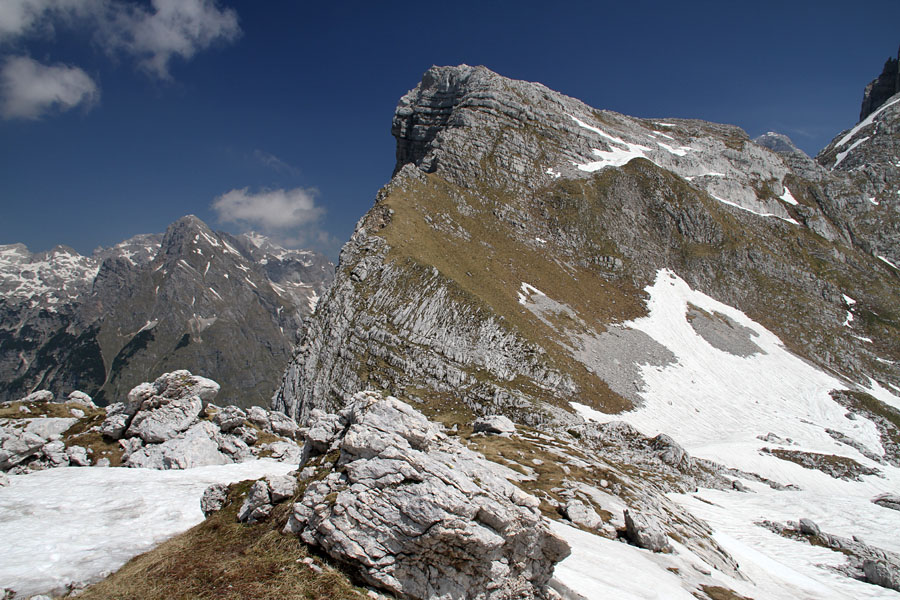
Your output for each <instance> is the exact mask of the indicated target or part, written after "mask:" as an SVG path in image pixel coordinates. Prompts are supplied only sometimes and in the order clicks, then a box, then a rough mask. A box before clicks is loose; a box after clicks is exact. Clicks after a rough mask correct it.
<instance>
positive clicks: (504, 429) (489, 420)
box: [472, 415, 516, 434]
mask: <svg viewBox="0 0 900 600" xmlns="http://www.w3.org/2000/svg"><path fill="white" fill-rule="evenodd" d="M472 429H473V431H475V433H493V434H503V433H515V432H516V425H515V423H513V422H512V421H510V420H509V418H508V417H504V416H503V415H488V416H486V417H481V418H479V419H476V420H475V422H474V423H472Z"/></svg>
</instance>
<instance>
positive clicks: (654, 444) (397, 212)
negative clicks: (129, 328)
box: [274, 65, 900, 598]
mask: <svg viewBox="0 0 900 600" xmlns="http://www.w3.org/2000/svg"><path fill="white" fill-rule="evenodd" d="M898 128H900V95H895V96H893V97H892V98H890V99H888V100H887V101H885V102H884V103H883V104H882V105H881V106H880V107H879V108H878V109H876V110H875V111H874V112H872V113H871V114H870V115H868V116H866V117H865V118H864V119H863V120H862V121H861V122H860V123H859V124H857V125H856V126H855V127H853V128H852V129H850V130H848V131H847V132H844V133H842V134H840V135H839V136H837V137H836V138H835V140H834V141H833V142H832V143H831V144H830V145H829V146H828V147H827V148H825V149H824V150H823V151H822V152H821V153H820V154H819V155H818V156H817V157H815V159H812V158H810V157H808V156H806V155H805V154H803V153H802V152H801V151H799V150H797V149H796V147H794V146H793V144H791V143H790V141H789V140H788V139H787V138H785V137H784V136H779V135H777V134H768V135H767V136H763V137H762V138H760V139H758V141H757V142H754V141H752V140H751V139H750V138H749V137H748V136H747V135H746V133H745V132H743V131H742V130H741V129H739V128H737V127H734V126H729V125H720V124H714V123H708V122H704V121H698V120H690V119H639V118H634V117H629V116H625V115H622V114H618V113H614V112H610V111H605V110H597V109H594V108H592V107H590V106H587V105H586V104H584V103H582V102H580V101H578V100H575V99H573V98H569V97H566V96H564V95H562V94H560V93H558V92H555V91H552V90H550V89H548V88H546V87H545V86H543V85H541V84H538V83H530V82H523V81H514V80H511V79H507V78H504V77H502V76H500V75H498V74H496V73H493V72H491V71H490V70H488V69H486V68H484V67H470V66H466V65H462V66H458V67H432V68H431V69H429V70H428V71H427V72H426V73H425V75H424V77H423V79H422V81H421V82H420V83H419V84H418V85H417V86H416V87H415V88H414V89H412V90H410V91H409V92H408V93H407V94H406V95H405V96H403V97H402V98H401V100H400V102H399V104H398V107H397V109H396V112H395V114H394V118H393V125H392V133H393V135H394V137H395V138H396V141H397V150H396V157H397V163H396V167H395V169H394V173H393V177H392V179H391V181H390V182H389V183H388V184H387V185H386V186H385V187H384V188H382V189H381V190H380V191H379V193H378V194H377V197H376V200H375V205H374V206H373V208H372V209H371V210H370V211H369V212H368V213H367V214H366V215H365V216H364V217H363V218H362V219H361V220H360V221H359V223H358V225H357V227H356V230H355V231H354V233H353V235H352V237H351V239H350V241H349V242H348V243H347V244H346V245H345V246H344V248H343V249H342V251H341V257H340V263H339V266H338V268H337V271H336V274H335V280H334V283H333V285H332V286H331V288H330V289H329V290H328V292H327V293H326V294H325V295H324V296H323V297H322V299H321V300H320V301H319V303H318V304H317V306H316V309H315V311H314V313H313V314H312V316H311V317H310V319H309V320H308V321H307V322H306V324H305V329H304V330H303V332H302V334H301V338H300V342H299V344H298V345H297V347H296V349H295V351H294V354H293V358H292V360H291V363H290V365H289V367H288V369H287V371H286V372H285V374H284V377H283V381H282V384H281V387H280V389H279V391H278V393H277V394H276V396H275V398H274V407H275V408H277V409H280V410H283V411H284V412H286V413H288V414H289V415H291V416H293V417H295V418H296V419H297V420H298V421H299V422H301V423H306V424H308V425H310V427H311V429H310V435H311V436H312V435H313V432H314V431H315V432H318V431H319V428H320V427H322V425H319V423H320V422H321V419H322V415H323V413H322V412H320V411H325V412H335V413H339V414H340V415H346V410H345V409H344V407H345V406H347V405H348V403H350V402H352V400H353V398H354V394H356V393H357V392H359V391H360V390H365V389H374V390H383V391H384V392H386V393H390V394H393V395H394V396H397V397H398V398H400V399H401V400H403V401H405V402H408V403H409V404H410V405H411V406H413V407H415V408H416V409H418V410H421V411H422V412H423V413H424V414H425V415H427V416H428V417H429V418H430V419H433V420H435V421H438V422H439V423H441V424H443V425H444V427H445V429H444V430H445V431H448V432H451V433H452V435H454V436H456V437H457V438H458V439H459V440H461V441H462V442H463V443H464V444H466V445H467V446H468V447H470V448H473V449H476V450H478V451H479V452H482V453H484V454H485V456H487V457H488V458H490V459H491V460H493V461H495V462H497V463H500V464H502V465H504V466H506V467H509V468H511V469H513V470H514V471H515V472H517V473H519V474H520V477H518V479H517V480H516V483H517V485H518V486H519V487H520V488H521V489H523V490H525V491H526V492H528V493H529V494H533V495H534V496H535V497H536V498H538V499H539V501H540V506H541V510H542V511H543V512H544V514H545V515H546V516H548V517H550V518H551V519H554V520H561V521H562V522H563V523H567V524H568V525H569V526H573V525H574V526H577V527H580V528H581V529H583V530H587V531H588V532H589V534H586V535H587V537H581V533H580V532H576V533H577V535H576V533H572V532H571V531H569V529H565V528H564V527H563V526H562V525H561V526H560V528H556V526H554V532H556V533H560V532H566V533H565V535H564V537H565V538H566V540H567V541H568V542H569V544H570V545H571V546H572V556H571V557H570V558H567V559H566V560H564V561H563V562H562V563H560V565H559V566H558V567H557V578H558V582H559V583H560V585H561V586H562V587H561V588H559V589H564V588H565V589H569V592H572V590H574V592H572V593H575V592H577V593H580V594H582V595H583V596H584V595H585V594H586V592H585V591H584V590H585V589H587V588H585V587H583V586H582V587H581V588H579V587H578V585H577V584H578V582H579V581H580V582H581V583H582V584H583V583H584V582H585V579H584V577H585V576H587V575H586V573H587V572H588V571H592V569H600V570H601V571H603V569H607V570H608V571H609V572H608V573H607V572H606V571H603V572H602V573H601V572H599V571H595V570H594V571H592V574H591V575H590V577H596V578H597V579H596V581H597V582H598V583H596V584H595V586H596V587H594V588H591V589H593V590H594V593H597V594H599V593H600V592H599V591H597V590H601V589H602V590H603V591H604V593H619V594H622V597H631V596H629V594H634V597H643V596H640V593H639V591H640V589H643V588H642V587H641V586H642V585H644V584H642V583H641V582H640V581H644V582H647V583H646V584H647V585H651V584H650V583H649V582H653V583H652V585H657V584H659V585H662V584H661V583H660V582H663V581H665V586H671V587H669V588H666V589H668V590H669V591H670V592H671V593H669V592H667V595H666V597H687V598H690V597H703V598H724V597H728V598H743V597H753V598H832V597H833V598H857V597H888V596H881V595H879V594H882V593H887V594H890V593H892V592H888V591H887V590H884V589H883V587H876V585H877V586H884V585H887V586H888V587H890V586H891V584H890V582H891V581H893V580H892V579H891V577H898V576H897V573H900V571H898V570H897V569H900V567H898V565H900V562H898V561H900V559H898V556H897V553H900V546H898V545H897V541H896V538H895V536H893V535H892V534H890V533H888V532H889V531H892V526H891V525H889V523H891V522H895V521H896V513H894V512H893V510H892V509H890V508H886V505H884V503H883V502H882V503H881V504H878V503H876V502H874V501H873V499H874V498H876V496H878V495H879V494H889V493H891V492H893V491H895V490H896V488H897V485H898V483H900V454H898V448H900V446H898V440H900V410H898V409H900V343H898V340H900V312H898V307H900V285H898V284H900V270H898V265H900V245H898V244H897V232H898V227H900V216H898V215H900V213H898V207H900V194H898V191H900V173H898V172H897V166H898V165H900V153H898V151H897V148H900V145H898V144H897V138H896V136H897V131H898ZM339 411H343V412H339ZM497 415H502V416H505V417H508V418H509V419H511V420H512V421H513V422H514V423H515V424H516V426H515V428H514V431H515V434H514V435H512V436H510V437H507V438H502V437H501V438H499V439H497V438H492V440H493V441H491V440H488V439H487V438H485V437H484V436H483V434H481V433H478V432H477V428H476V427H474V426H473V422H475V420H476V419H477V418H479V417H494V416H497ZM329 418H333V419H334V420H337V419H338V418H339V417H336V416H335V417H329ZM344 418H345V417H344V416H342V417H340V419H344ZM507 432H509V430H507ZM316 435H320V434H318V433H316ZM311 439H313V440H315V439H317V438H314V437H313V438H311ZM311 443H312V442H311ZM347 452H348V453H349V454H352V453H351V452H349V450H348V451H347ZM349 454H348V455H349ZM341 456H343V454H342V455H341ZM348 460H350V459H348ZM328 464H329V465H330V464H332V463H328ZM340 464H341V463H340V462H339V463H338V465H340ZM322 476H324V474H322ZM333 476H334V477H335V478H338V477H339V475H338V474H337V473H335V474H333ZM317 477H319V476H318V475H317ZM329 477H330V476H329ZM341 477H342V476H341ZM345 493H349V492H344V491H341V492H340V496H339V497H340V498H341V500H339V501H338V503H339V504H341V506H342V507H347V506H349V504H347V502H348V501H347V498H348V497H347V496H345V495H344V494H345ZM332 503H333V502H332ZM584 506H586V507H588V510H587V512H583V511H582V510H581V507H584ZM316 510H317V511H318V510H319V508H318V507H317V509H316ZM323 510H324V509H323ZM329 510H330V509H329ZM342 510H343V509H342ZM348 510H349V509H348ZM623 511H624V513H625V514H624V516H623ZM339 512H340V511H338V509H337V508H335V509H334V513H333V514H334V515H335V516H334V517H333V518H334V519H337V518H338V517H337V516H336V515H338V513H339ZM629 513H630V515H631V516H629ZM635 514H638V515H643V516H642V517H640V518H646V519H647V520H648V521H649V522H651V523H654V524H655V525H652V526H648V528H647V530H646V531H650V530H654V531H656V532H657V533H659V536H654V535H649V534H648V535H644V534H641V533H636V532H637V531H638V530H641V527H642V526H638V525H634V519H638V518H639V517H635V516H634V515H635ZM317 515H318V513H317ZM579 515H580V516H579ZM585 515H588V516H589V518H586V519H585V518H584V516H585ZM590 515H593V516H590ZM317 518H318V517H317ZM410 518H414V516H411V517H410ZM798 519H804V520H803V521H800V522H799V524H798V521H797V520H798ZM811 519H815V521H816V523H818V525H816V523H812V521H811ZM629 521H631V525H629ZM329 523H331V525H329V529H328V531H333V526H337V525H335V523H336V521H329ZM585 523H589V524H590V525H589V526H588V525H585ZM323 527H325V526H324V525H323ZM361 527H365V525H361ZM325 531H326V530H325V529H321V530H319V532H320V533H321V534H322V535H324V532H325ZM303 535H304V537H303V539H304V540H306V541H307V542H309V540H310V539H313V538H314V537H315V535H319V534H315V535H314V536H309V537H307V534H306V533H304V534H303ZM651 538H653V539H656V542H653V541H651ZM851 538H852V539H851ZM316 539H319V538H316ZM616 539H623V540H628V541H630V542H631V543H632V544H633V545H635V546H638V547H641V548H644V549H645V550H646V549H650V550H656V551H659V552H663V554H664V555H665V556H666V557H667V558H661V557H658V556H657V555H655V554H654V555H640V554H635V555H633V556H632V555H631V554H629V552H631V551H630V550H629V551H627V552H626V551H625V550H616V549H615V548H616V547H618V548H621V544H618V543H615V542H613V541H611V540H616ZM862 540H865V543H863V542H862ZM320 543H322V544H323V547H324V548H325V549H326V550H327V551H328V552H329V553H331V555H332V557H333V558H335V560H338V561H345V560H346V556H345V555H344V554H342V550H341V549H340V548H333V547H332V546H331V545H329V544H331V543H337V542H329V541H327V540H326V541H325V542H320ZM610 543H613V544H614V546H609V545H608V544H610ZM338 545H340V544H338ZM667 548H668V550H667ZM673 548H674V550H673ZM626 554H627V555H628V556H629V558H627V559H626V558H624V556H625V555H626ZM601 556H602V557H603V558H602V560H604V561H611V562H609V564H608V565H606V567H599V566H596V565H595V566H594V567H591V569H588V571H585V570H584V568H586V567H584V565H590V564H594V563H592V561H594V562H596V560H600V558H598V557H601ZM648 556H649V557H651V558H649V559H648ZM878 557H881V558H878ZM389 558H390V557H385V558H383V559H381V558H380V559H379V561H386V562H389V561H388V559H389ZM372 560H374V559H372ZM398 560H399V558H398ZM638 560H640V561H646V562H642V563H641V564H642V565H643V566H642V567H641V569H640V570H639V571H640V573H638V572H634V573H632V574H633V575H635V577H634V578H633V579H634V580H635V581H636V582H637V583H629V582H628V581H631V579H628V577H626V576H625V575H623V579H621V580H616V581H618V583H616V582H613V581H612V580H613V579H616V578H615V575H614V574H615V573H617V572H620V570H621V569H626V570H627V569H628V568H630V567H628V566H627V565H626V564H625V563H626V562H628V561H632V562H629V563H628V564H636V563H634V562H633V561H638ZM360 561H361V566H360V567H359V568H360V569H362V570H363V573H364V577H368V576H367V575H366V574H365V573H367V572H369V571H367V569H369V570H370V569H371V568H372V567H371V563H370V562H368V561H369V558H366V557H363V558H361V559H360ZM615 561H618V562H615ZM879 561H881V562H879ZM867 565H868V566H867ZM878 565H881V566H878ZM885 565H888V566H885ZM890 565H893V566H890ZM882 568H883V569H886V570H887V571H884V572H887V573H893V575H889V576H887V578H886V579H885V578H884V577H881V578H879V577H880V576H878V575H877V574H875V571H877V570H878V569H882ZM890 569H894V570H893V571H891V570H890ZM623 572H624V571H623ZM879 572H882V571H879ZM629 573H631V571H629ZM579 577H581V579H579ZM625 579H628V581H625ZM601 580H602V581H603V583H602V585H601V583H599V581H601ZM638 580H640V581H638ZM592 581H594V580H592ZM566 582H569V583H566ZM885 582H887V584H886V583H885ZM569 584H571V585H569ZM873 584H874V585H873ZM551 585H552V584H551ZM566 586H568V588H567V587H566ZM572 586H574V587H572ZM604 586H605V587H604ZM639 588H640V589H639ZM401 589H402V585H401ZM554 589H557V588H554ZM672 590H676V591H672ZM569 592H566V593H569ZM404 593H406V592H405V591H404ZM588 595H590V594H588ZM563 596H564V597H578V596H576V595H571V596H566V595H565V594H563ZM411 597H419V596H417V595H415V594H414V595H413V596H411ZM424 597H427V596H424ZM467 597H469V596H467ZM471 597H482V596H480V595H478V594H475V593H474V592H473V594H472V595H471ZM484 597H490V596H488V595H486V596H484Z"/></svg>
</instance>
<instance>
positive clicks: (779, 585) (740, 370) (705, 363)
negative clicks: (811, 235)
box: [573, 269, 900, 599]
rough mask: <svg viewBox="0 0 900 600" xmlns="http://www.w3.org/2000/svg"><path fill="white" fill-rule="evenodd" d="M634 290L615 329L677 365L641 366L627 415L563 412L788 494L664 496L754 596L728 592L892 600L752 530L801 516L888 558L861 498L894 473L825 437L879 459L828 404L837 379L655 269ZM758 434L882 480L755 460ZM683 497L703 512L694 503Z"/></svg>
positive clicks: (819, 555)
mask: <svg viewBox="0 0 900 600" xmlns="http://www.w3.org/2000/svg"><path fill="white" fill-rule="evenodd" d="M646 291H647V292H648V293H649V296H650V299H649V301H648V309H649V314H648V316H646V317H643V318H640V319H637V320H634V321H631V322H629V323H625V324H624V326H625V327H630V328H633V329H637V330H639V331H642V332H644V333H646V334H647V335H649V336H650V337H651V338H653V339H654V340H655V341H656V342H658V343H659V344H661V345H663V346H664V347H666V348H667V349H668V350H669V351H671V352H672V353H673V354H674V355H675V357H676V359H677V360H676V361H675V362H673V363H670V364H668V365H665V366H653V365H643V366H642V367H641V379H642V382H637V383H638V384H641V383H642V386H641V387H640V392H639V393H640V395H641V397H642V399H643V403H642V405H641V406H640V407H638V408H637V409H635V410H634V411H632V412H629V413H624V414H619V415H607V414H603V413H599V412H597V411H594V410H592V409H590V408H589V407H587V406H583V405H579V404H575V403H573V407H575V408H576V410H578V412H579V413H580V414H581V415H582V416H584V417H585V418H587V419H594V420H598V421H610V420H613V419H617V420H618V419H621V420H625V421H627V422H629V423H631V424H632V425H633V426H635V427H636V428H637V429H638V430H640V431H641V432H642V433H644V434H645V435H648V436H653V435H656V434H657V433H660V432H665V433H667V434H669V435H671V436H672V437H673V438H674V439H675V440H676V441H678V442H679V443H680V444H682V445H683V446H684V447H685V449H686V450H687V451H688V452H690V453H691V454H693V455H694V456H697V457H701V458H707V459H710V460H714V461H716V462H718V463H720V464H724V465H727V466H730V467H736V468H739V469H742V470H744V471H748V472H752V473H757V474H760V475H762V476H764V477H768V478H769V479H772V480H774V481H777V482H780V483H782V484H789V483H791V484H795V485H796V486H798V487H799V490H781V491H777V490H773V489H771V488H769V487H768V486H765V485H762V484H756V483H753V482H749V481H744V482H743V483H744V484H745V485H747V486H748V487H750V488H751V489H753V491H754V492H756V493H753V494H741V493H737V492H721V491H713V490H700V491H699V492H697V493H695V494H693V495H692V494H687V495H682V496H676V499H677V500H678V501H679V502H681V503H683V504H685V505H686V506H687V508H689V509H690V510H691V511H692V512H693V513H694V514H696V515H697V516H699V517H701V518H703V519H705V520H706V521H707V522H709V523H710V524H711V525H712V527H713V529H714V531H715V537H716V539H717V540H718V541H719V542H720V543H722V544H723V545H724V546H725V547H726V548H727V549H728V550H729V551H731V552H732V553H733V554H734V555H735V558H737V560H738V561H739V562H740V564H741V566H742V570H744V571H745V574H747V575H749V576H750V578H751V579H752V580H753V582H754V584H755V585H757V586H759V589H758V590H757V594H753V593H747V592H742V591H741V590H740V589H738V588H734V589H736V590H737V591H739V592H740V593H744V594H747V595H750V596H751V597H765V598H779V597H781V598H842V599H843V598H846V599H850V598H865V597H870V598H875V597H881V598H889V597H896V594H895V593H894V592H890V591H888V590H884V589H883V588H878V587H876V586H872V585H868V584H864V583H861V582H857V581H855V580H852V579H849V578H846V577H842V576H839V575H836V574H834V573H831V572H830V571H827V570H825V569H822V568H820V567H819V566H817V565H819V564H821V563H825V564H839V563H841V562H842V561H843V557H842V556H841V555H840V554H839V553H834V552H831V551H828V550H824V549H822V548H817V547H814V546H810V545H808V544H802V543H798V542H794V541H791V540H786V539H784V538H782V537H780V536H777V535H775V534H772V533H771V532H769V531H767V530H765V529H763V528H761V527H758V526H756V525H755V524H754V523H755V522H756V521H758V520H760V519H764V518H766V519H772V520H777V521H782V522H783V521H785V520H788V519H790V520H794V521H796V520H798V519H799V518H801V517H808V518H811V519H813V520H815V521H816V522H817V523H818V524H819V525H820V526H821V527H822V528H823V530H825V531H827V532H829V533H834V534H837V535H841V536H845V537H850V536H852V535H859V536H861V537H863V538H864V539H865V540H866V541H867V542H868V543H870V544H873V545H875V546H879V547H882V548H885V549H887V550H892V551H895V552H896V551H900V540H898V538H897V536H896V533H895V532H896V525H897V516H896V513H894V512H891V511H890V510H887V509H883V508H881V507H879V506H877V505H875V504H872V503H871V502H870V499H871V498H872V497H874V496H875V495H877V494H879V493H882V492H888V491H896V489H897V487H898V485H900V469H897V468H894V467H891V466H890V465H880V464H876V463H874V462H873V461H871V460H869V459H867V458H866V457H865V456H863V455H862V454H861V453H860V452H858V451H857V450H855V449H854V448H851V447H850V446H847V445H844V444H841V443H839V442H837V441H836V440H834V439H833V438H832V437H831V436H830V435H829V434H828V433H827V432H826V429H833V430H837V431H840V432H841V433H843V434H844V435H847V436H849V437H851V438H853V439H854V440H856V441H857V442H859V443H860V444H862V445H863V446H865V447H866V448H868V449H869V450H871V451H873V452H876V453H878V454H881V453H882V452H883V449H882V447H881V443H880V437H879V435H878V431H877V429H876V428H875V426H874V424H873V423H872V422H870V421H869V420H868V419H865V418H863V417H859V416H858V417H857V418H856V419H855V420H850V419H847V418H846V417H845V416H844V415H845V414H846V410H845V409H844V407H842V406H841V405H840V404H838V403H837V402H835V401H834V400H833V399H832V398H831V397H830V395H829V392H830V391H831V390H835V389H846V386H845V385H844V383H843V382H841V381H840V380H838V379H836V378H835V377H833V376H831V375H829V374H827V373H824V372H822V371H820V370H818V369H817V368H815V367H814V366H813V365H811V364H809V363H807V362H805V361H804V360H802V359H800V358H798V357H797V356H794V355H793V354H791V353H790V352H789V351H788V350H787V349H786V348H785V347H784V346H783V345H782V343H781V342H780V340H779V339H778V338H777V336H775V335H774V334H773V333H772V332H770V331H768V330H767V329H765V328H764V327H762V326H761V325H759V324H758V323H756V322H754V321H752V320H751V319H750V318H749V317H747V316H746V315H745V314H744V313H742V312H741V311H739V310H737V309H735V308H732V307H730V306H728V305H726V304H723V303H721V302H718V301H716V300H714V299H712V298H710V297H709V296H707V295H705V294H703V293H701V292H698V291H695V290H692V289H691V288H690V287H689V286H688V285H687V283H686V282H684V280H682V279H681V278H679V277H678V276H677V275H676V274H674V273H673V272H671V271H669V270H665V269H664V270H661V271H659V272H658V273H657V277H656V281H655V283H654V284H653V285H652V286H649V287H648V288H647V289H646ZM849 300H852V299H850V298H849V297H848V298H847V299H845V301H848V303H849ZM688 304H692V305H694V306H697V307H699V308H701V309H703V310H706V311H708V312H717V313H721V314H723V315H725V316H726V317H728V318H729V319H731V320H733V321H734V322H736V323H737V324H738V325H740V326H742V327H745V328H749V329H750V330H751V331H752V332H753V333H752V334H751V335H752V339H753V342H754V343H755V344H756V345H757V346H759V348H760V349H761V350H762V352H760V353H757V354H753V355H751V356H748V357H741V356H737V355H734V354H731V353H728V352H725V351H722V350H718V349H716V348H715V347H713V346H711V345H710V344H709V343H708V342H706V340H704V339H703V338H702V337H701V336H700V335H698V334H697V332H696V331H694V329H693V327H692V326H691V325H690V323H689V322H688V321H687V318H686V315H687V310H688ZM868 392H869V393H870V394H871V395H873V396H874V397H876V398H879V399H880V400H882V401H884V402H885V403H888V404H890V405H892V406H895V407H898V408H900V397H898V396H896V395H894V394H892V393H891V392H890V391H888V390H886V389H885V388H883V387H881V385H879V384H878V383H877V382H875V381H873V380H870V381H869V383H868ZM769 432H772V433H774V434H776V435H778V436H780V437H782V438H788V437H790V438H792V439H793V440H794V445H792V446H791V448H792V449H797V450H802V451H807V452H819V453H823V454H836V455H842V456H846V457H849V458H852V459H854V460H856V461H857V462H859V463H862V464H864V465H867V466H870V467H875V468H877V469H878V470H879V471H881V472H882V473H883V475H884V477H883V478H881V477H876V476H865V477H863V478H862V481H843V480H839V479H834V478H832V477H830V476H828V475H826V474H825V473H822V472H820V471H816V470H811V469H805V468H803V467H801V466H800V465H797V464H794V463H792V462H788V461H783V460H780V459H778V458H777V457H775V456H773V455H770V454H763V453H761V452H760V449H761V448H763V447H765V446H769V445H772V444H769V443H766V442H763V441H761V440H759V439H758V438H757V436H759V435H766V434H767V433H769ZM695 495H696V496H699V497H701V498H703V499H704V500H706V501H708V502H712V505H710V504H706V503H705V502H702V501H699V500H695V499H694V496H695ZM616 564H617V565H619V564H621V562H617V563H616ZM892 594H894V595H893V596H892Z"/></svg>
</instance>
